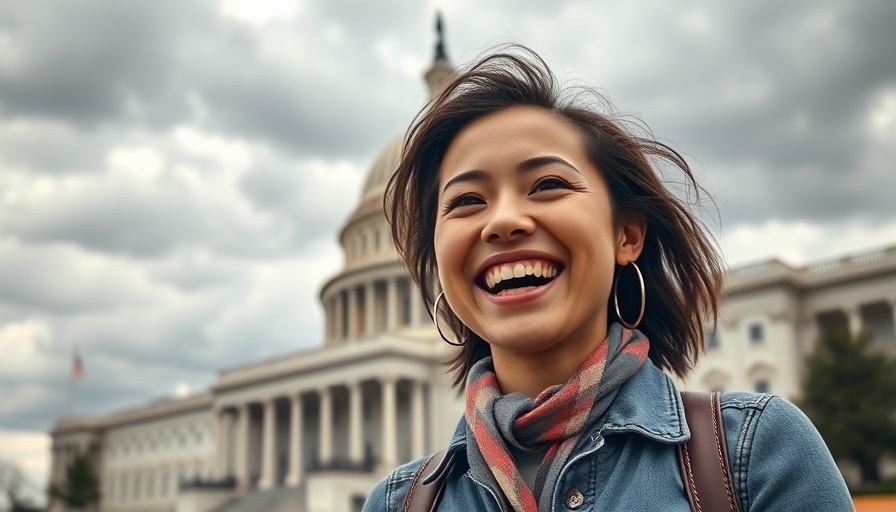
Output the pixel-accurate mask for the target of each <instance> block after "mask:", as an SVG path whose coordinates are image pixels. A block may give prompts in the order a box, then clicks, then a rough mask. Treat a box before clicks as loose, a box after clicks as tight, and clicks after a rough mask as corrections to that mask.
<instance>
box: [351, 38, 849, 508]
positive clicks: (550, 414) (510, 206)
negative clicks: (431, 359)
mask: <svg viewBox="0 0 896 512" xmlns="http://www.w3.org/2000/svg"><path fill="white" fill-rule="evenodd" d="M574 92H575V91H574ZM592 97H593V98H594V99H596V100H598V102H600V103H602V101H601V99H600V97H599V96H592ZM585 98H586V96H585V95H583V94H581V91H577V92H576V93H575V94H573V93H571V92H570V91H566V90H563V89H562V88H561V87H560V86H559V85H558V83H557V80H556V79H555V77H554V75H553V74H552V73H551V72H550V70H549V69H548V67H547V66H546V65H545V63H544V62H543V61H542V60H541V59H540V58H539V57H538V56H537V55H535V54H534V53H532V52H531V51H529V50H527V49H525V48H512V49H511V50H510V51H509V52H506V53H498V54H494V55H490V56H487V57H485V58H484V59H482V60H480V61H479V62H477V63H475V64H473V65H472V66H471V67H470V68H469V69H468V70H467V71H466V72H464V73H462V74H460V75H459V76H458V77H457V78H456V79H455V80H454V81H453V82H452V83H451V84H450V85H448V87H447V88H446V89H445V91H444V92H443V93H442V94H441V95H440V96H439V97H437V98H436V99H434V100H433V103H432V104H431V105H429V107H428V108H427V109H426V110H425V111H424V112H423V113H422V114H421V116H420V117H419V118H418V120H417V121H416V122H415V124H414V126H413V127H412V128H411V130H410V132H409V135H408V139H407V142H406V144H405V148H404V152H403V156H402V160H401V163H400V165H399V167H398V169H397V170H396V172H395V174H394V175H393V177H392V179H391V181H390V183H389V186H388V189H387V193H386V211H387V215H388V216H389V218H390V222H391V224H392V234H393V238H394V240H395V242H396V246H397V249H398V252H399V254H400V256H401V258H402V261H403V262H404V263H405V265H406V266H407V269H408V271H409V273H410V274H411V276H412V277H413V278H414V280H415V281H416V282H417V284H418V285H419V286H420V288H421V291H422V293H423V297H424V300H425V301H426V302H427V304H429V305H430V307H433V306H438V309H437V310H436V309H435V308H433V317H434V320H436V326H437V327H441V328H442V329H441V330H440V333H441V334H442V336H443V338H445V340H446V341H448V342H449V343H451V344H456V345H459V346H460V349H459V351H458V353H457V355H456V357H455V358H454V359H453V363H452V370H453V371H454V372H455V380H454V382H455V385H457V386H458V387H461V388H463V389H464V390H465V393H466V400H467V410H466V414H465V415H464V418H462V419H461V421H460V424H459V425H458V429H457V433H456V435H455V438H454V439H453V440H452V442H451V443H450V445H449V447H448V449H447V454H446V456H445V458H444V459H443V460H442V461H441V462H439V461H433V462H432V464H433V465H434V466H435V467H436V470H435V471H436V473H438V474H442V475H443V476H444V477H445V483H444V487H443V491H442V492H441V495H440V497H439V498H438V501H437V506H438V509H439V510H448V511H450V510H515V511H536V510H559V509H562V508H563V507H565V508H569V509H573V510H575V509H579V508H582V507H583V506H585V507H586V508H585V509H586V510H587V509H595V510H596V509H600V510H636V509H639V510H665V511H669V510H671V511H676V510H681V511H684V510H691V509H692V508H691V507H692V506H695V505H696V506H695V508H693V509H694V510H699V503H689V500H688V496H687V494H686V492H685V486H684V485H683V480H682V478H681V476H680V472H679V460H678V455H677V454H678V450H677V445H679V444H682V443H684V442H685V441H687V440H688V437H689V435H690V433H689V430H688V427H687V424H686V423H685V422H684V421H683V405H682V402H681V398H680V397H679V395H678V393H677V392H676V390H675V387H674V385H673V383H672V381H671V379H670V378H669V377H667V376H666V375H665V374H664V373H663V372H662V371H661V370H667V371H669V372H673V373H675V374H677V375H679V376H682V377H683V376H685V375H687V373H688V372H689V371H690V369H691V368H692V367H693V365H694V363H695V362H696V360H697V357H698V355H699V354H700V350H701V347H702V346H703V333H704V332H705V328H706V327H707V324H709V325H712V324H714V322H715V319H716V313H717V310H718V302H719V300H720V294H721V292H720V287H721V277H722V266H721V263H720V258H719V255H718V253H717V251H716V248H715V245H714V244H713V243H712V241H711V239H710V238H709V237H708V236H707V235H706V233H705V232H704V230H703V229H702V226H701V225H700V223H699V222H698V221H697V220H696V218H695V216H694V214H693V213H692V212H691V211H690V209H689V207H688V205H687V204H685V203H683V202H682V201H681V200H679V199H678V198H677V197H676V196H675V195H673V194H672V193H671V192H670V191H669V190H668V189H667V187H666V186H665V185H664V183H663V181H662V180H661V179H660V177H659V176H660V173H659V170H660V169H662V168H663V167H669V168H672V169H677V170H678V171H679V172H680V173H681V175H682V176H683V178H684V179H683V181H684V183H685V184H687V185H688V186H689V188H690V190H691V191H693V192H695V193H696V197H697V198H698V202H699V196H700V192H701V189H700V187H699V185H698V184H697V183H696V181H695V180H694V177H693V175H692V174H691V171H690V169H689V167H688V165H687V163H686V162H685V161H684V159H683V158H682V157H681V156H680V155H679V154H678V153H677V152H676V151H674V150H673V149H671V148H670V147H669V146H667V145H665V144H663V143H660V142H657V141H656V140H655V139H654V138H652V136H648V135H638V134H635V133H633V132H631V131H629V130H626V129H625V128H624V126H625V124H624V123H622V122H620V121H617V120H614V119H613V117H612V116H611V115H609V114H604V113H601V112H600V110H599V109H598V108H596V107H595V106H594V105H593V104H591V103H589V102H587V101H585ZM435 275H437V276H438V283H439V287H440V288H441V292H438V293H437V287H436V286H434V285H433V284H432V283H433V282H434V279H433V278H434V276H435ZM449 329H450V331H451V333H447V331H448V330H449ZM721 410H722V416H723V420H724V433H725V436H724V437H725V438H726V440H727V446H728V447H729V449H728V452H729V453H728V454H727V455H728V460H729V461H730V470H731V474H732V475H734V484H733V489H729V490H730V491H731V492H730V493H729V494H728V496H729V498H730V499H729V501H730V504H731V506H732V510H736V509H737V506H738V505H739V506H740V508H741V509H743V510H805V509H807V508H814V509H817V510H846V509H848V508H849V507H850V506H851V505H850V502H849V496H848V493H847V492H846V487H845V485H844V484H843V481H842V478H841V477H840V475H839V473H838V472H837V469H836V466H835V465H834V463H833V460H832V459H831V457H830V455H829V454H828V453H827V450H826V449H825V447H824V444H823V443H822V441H821V439H820V438H819V436H818V434H817V433H816V432H815V430H814V429H813V428H812V426H811V424H810V423H809V422H808V420H807V419H806V418H805V416H803V415H802V414H801V413H800V412H799V411H798V410H797V409H796V408H794V407H793V406H792V405H790V404H789V403H787V402H786V401H784V400H783V399H780V398H778V397H773V396H771V395H762V394H744V393H729V394H726V395H724V396H722V397H721ZM449 461H455V462H454V463H453V464H452V463H450V462H449ZM458 461H459V462H458ZM701 462H703V461H701V460H697V461H695V463H696V464H697V465H698V466H699V464H700V463H701ZM425 464H426V462H425V461H416V462H412V463H410V464H409V465H407V466H404V467H402V468H399V469H397V470H396V471H395V472H393V473H392V474H391V475H390V476H389V477H387V478H386V479H385V480H384V481H383V482H381V483H380V484H379V485H378V486H377V487H376V488H374V490H373V491H372V493H371V494H370V496H369V498H368V500H367V503H366V505H365V510H368V511H378V510H406V509H404V508H403V500H404V499H405V497H406V496H407V495H408V494H409V493H411V492H413V490H414V489H415V488H416V487H417V482H418V479H417V478H416V477H415V475H416V474H417V472H418V470H420V469H421V467H425ZM465 476H466V477H469V478H465ZM810 502H811V505H810V504H809V503H810Z"/></svg>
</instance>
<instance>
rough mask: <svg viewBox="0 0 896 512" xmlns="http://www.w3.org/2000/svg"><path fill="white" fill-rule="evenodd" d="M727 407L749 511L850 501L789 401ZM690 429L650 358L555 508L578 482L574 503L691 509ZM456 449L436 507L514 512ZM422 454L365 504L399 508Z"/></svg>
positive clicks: (454, 444) (738, 482)
mask: <svg viewBox="0 0 896 512" xmlns="http://www.w3.org/2000/svg"><path fill="white" fill-rule="evenodd" d="M722 416H723V419H724V423H725V438H726V441H727V444H728V456H729V461H730V463H731V470H732V474H733V479H734V486H735V490H736V492H737V496H738V498H739V499H740V503H741V509H742V510H743V512H748V511H776V512H777V511H812V512H827V511H836V512H841V511H845V510H853V505H852V500H851V499H850V496H849V492H848V491H847V489H846V484H845V483H844V482H843V478H842V477H841V475H840V473H839V471H838V470H837V467H836V466H835V465H834V461H833V459H832V458H831V455H830V453H829V452H828V450H827V447H826V446H825V445H824V442H823V441H822V439H821V437H820V436H819V435H818V432H817V431H816V430H815V428H814V427H813V426H812V424H811V423H810V422H809V420H808V418H806V417H805V416H804V415H803V413H802V412H800V411H799V409H797V408H796V407H794V406H793V405H792V404H791V403H789V402H787V401H786V400H784V399H782V398H780V397H777V396H774V395H767V394H755V393H725V394H723V395H722ZM689 437H690V432H689V431H688V428H687V425H686V424H685V422H684V412H683V408H682V404H681V399H680V397H679V394H678V391H677V390H676V389H675V386H674V384H673V383H672V381H671V379H669V378H668V377H667V376H666V375H665V374H664V373H662V372H661V371H660V370H658V369H657V368H656V367H655V366H654V365H653V364H652V363H651V362H650V361H647V362H646V363H645V364H644V366H643V367H641V369H640V370H639V371H638V372H637V373H636V374H635V375H634V376H633V377H632V378H631V379H629V381H628V382H626V383H625V384H624V385H623V386H622V388H621V389H620V391H619V394H618V395H617V396H616V399H615V400H614V402H613V404H612V405H611V406H610V409H609V410H608V411H607V414H606V417H605V420H604V422H603V424H601V425H599V426H596V427H595V428H594V429H593V430H592V432H590V433H589V435H587V436H583V438H582V440H581V442H580V444H579V446H578V447H577V449H576V453H575V454H574V455H572V456H571V457H570V459H569V460H568V461H567V463H566V465H565V466H564V467H563V469H562V470H561V472H560V478H559V480H558V482H557V487H558V488H557V492H556V494H555V495H556V499H555V501H554V503H553V509H552V510H553V511H557V512H561V511H566V510H570V509H568V508H567V507H566V505H565V503H564V501H565V500H564V497H565V496H566V494H567V493H568V492H570V491H571V490H573V489H578V490H579V491H580V492H581V493H582V494H583V495H584V497H585V503H584V504H583V505H582V506H581V507H580V508H578V509H577V510H578V511H593V510H601V511H637V512H648V511H667V512H679V511H680V512H688V511H690V506H689V505H688V501H687V498H686V497H685V491H684V485H683V483H682V481H681V475H680V473H679V466H678V452H677V446H676V445H677V444H679V443H682V442H684V441H686V440H687V439H689ZM469 439H470V440H471V442H472V437H469ZM467 440H468V436H467V425H466V422H465V421H464V420H463V419H462V420H461V421H460V423H459V425H458V428H457V430H456V432H455V435H454V437H453V439H452V440H451V443H450V444H449V447H448V451H449V452H454V451H458V450H460V451H462V452H463V451H465V450H466V443H467ZM458 458H459V460H460V461H461V462H458V463H457V465H456V467H455V468H454V470H453V471H452V473H451V476H450V478H449V479H448V482H447V485H446V488H445V492H444V493H443V495H442V498H441V501H440V502H439V510H440V511H443V512H452V511H457V512H474V511H491V510H495V511H498V510H500V511H503V512H511V511H509V510H507V507H506V504H505V502H504V499H503V498H501V497H500V494H499V493H500V490H498V489H495V488H490V487H489V486H487V485H485V484H484V483H483V482H484V481H486V479H485V478H484V477H483V475H477V474H474V473H475V472H474V471H472V470H470V469H469V467H468V466H467V464H465V462H464V461H465V454H464V453H458ZM421 463H422V460H418V461H414V462H410V463H408V464H405V465H403V466H401V467H399V468H398V469H396V470H395V471H393V472H392V474H390V475H389V476H388V477H386V478H385V479H383V480H382V481H381V482H379V483H378V484H377V485H376V486H375V487H374V488H373V489H372V490H371V492H370V494H369V496H368V497H367V502H366V503H365V505H364V509H363V510H364V512H380V511H388V512H393V511H400V510H401V506H402V502H403V500H404V496H405V494H406V493H407V490H408V487H409V485H410V483H411V479H412V478H413V477H414V473H415V472H416V470H417V468H418V467H419V466H420V464H421ZM697 463H699V462H697ZM707 512H710V511H707ZM712 512H714V511H712Z"/></svg>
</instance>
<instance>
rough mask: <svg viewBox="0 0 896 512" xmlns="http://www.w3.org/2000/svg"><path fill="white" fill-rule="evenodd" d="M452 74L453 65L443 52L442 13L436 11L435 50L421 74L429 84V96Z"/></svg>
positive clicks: (435, 93) (437, 91) (432, 96)
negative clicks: (429, 64) (428, 65)
mask: <svg viewBox="0 0 896 512" xmlns="http://www.w3.org/2000/svg"><path fill="white" fill-rule="evenodd" d="M453 75H454V66H452V65H451V63H450V62H448V53H447V52H445V33H444V31H443V25H442V13H441V12H438V11H436V52H435V59H433V62H432V66H431V67H430V68H429V70H428V71H427V72H426V73H425V74H424V75H423V76H424V78H426V83H427V85H429V93H430V97H431V98H435V97H436V96H438V95H439V93H440V92H442V89H443V88H444V87H445V85H446V84H447V83H448V81H449V80H450V78H451V77H452V76H453Z"/></svg>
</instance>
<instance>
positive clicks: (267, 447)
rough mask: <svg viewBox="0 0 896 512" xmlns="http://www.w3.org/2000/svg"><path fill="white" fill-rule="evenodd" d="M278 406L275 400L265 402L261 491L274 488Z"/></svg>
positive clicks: (259, 483) (270, 399) (259, 486)
mask: <svg viewBox="0 0 896 512" xmlns="http://www.w3.org/2000/svg"><path fill="white" fill-rule="evenodd" d="M276 406H277V404H276V402H275V401H274V399H273V398H269V399H267V400H266V401H265V402H264V421H263V424H262V434H261V478H260V479H259V480H258V488H259V489H261V490H264V489H272V488H273V487H274V478H275V477H274V474H275V472H276V471H277V469H276V467H277V466H276V458H277V455H276V446H277V437H276V435H277V429H276V426H277V407H276Z"/></svg>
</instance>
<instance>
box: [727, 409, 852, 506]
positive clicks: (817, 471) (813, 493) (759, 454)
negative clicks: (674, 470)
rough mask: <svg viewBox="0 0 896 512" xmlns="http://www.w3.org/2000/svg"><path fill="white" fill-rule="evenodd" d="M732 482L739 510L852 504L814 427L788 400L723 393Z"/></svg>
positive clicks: (841, 479) (835, 467) (839, 475)
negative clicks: (739, 504)
mask: <svg viewBox="0 0 896 512" xmlns="http://www.w3.org/2000/svg"><path fill="white" fill-rule="evenodd" d="M721 407H722V417H723V421H724V424H725V440H726V443H727V445H728V446H727V448H728V460H729V462H730V465H731V473H732V479H733V480H734V486H735V489H736V490H737V493H738V497H739V498H740V501H741V504H742V506H743V508H744V510H814V511H816V512H821V511H828V510H851V509H852V508H851V507H852V500H851V499H850V497H849V491H848V490H847V488H846V484H845V482H844V481H843V477H842V475H841V474H840V471H839V470H838V469H837V466H836V464H835V463H834V459H833V458H832V457H831V454H830V452H829V451H828V449H827V446H826V445H825V443H824V440H823V439H822V438H821V435H819V433H818V431H817V430H816V429H815V426H814V425H813V424H812V422H811V421H810V420H809V418H807V417H806V415H805V414H803V412H802V411H800V409H799V408H797V407H796V406H795V405H794V404H793V403H791V402H790V401H788V400H786V399H784V398H782V397H780V396H777V395H771V394H767V393H746V392H734V393H723V394H722V399H721Z"/></svg>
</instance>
